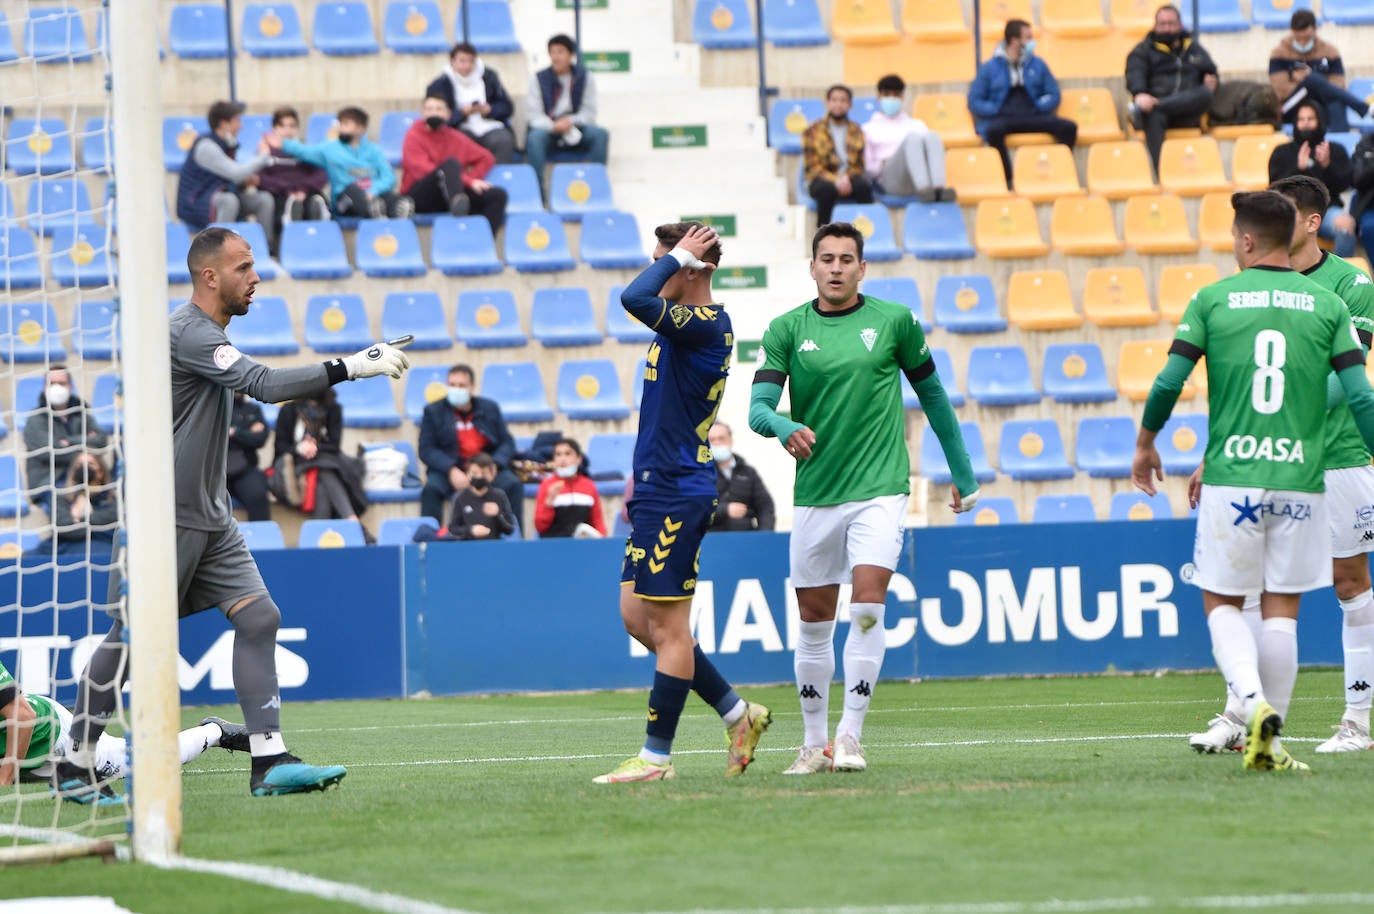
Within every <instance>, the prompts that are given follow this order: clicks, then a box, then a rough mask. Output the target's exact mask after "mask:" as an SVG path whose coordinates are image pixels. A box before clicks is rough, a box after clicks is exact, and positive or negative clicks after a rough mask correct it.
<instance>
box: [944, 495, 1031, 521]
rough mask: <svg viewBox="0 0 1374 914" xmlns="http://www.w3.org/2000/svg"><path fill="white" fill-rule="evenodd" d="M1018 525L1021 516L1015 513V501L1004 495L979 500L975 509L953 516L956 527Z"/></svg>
mask: <svg viewBox="0 0 1374 914" xmlns="http://www.w3.org/2000/svg"><path fill="white" fill-rule="evenodd" d="M1019 523H1021V516H1020V515H1019V514H1018V513H1017V511H1016V500H1015V499H1012V498H1008V497H1007V496H1005V495H990V496H988V497H986V498H980V499H979V500H978V505H977V507H975V508H974V509H973V510H972V511H965V512H964V513H962V514H956V515H954V526H956V527H993V526H1000V525H1001V524H1019Z"/></svg>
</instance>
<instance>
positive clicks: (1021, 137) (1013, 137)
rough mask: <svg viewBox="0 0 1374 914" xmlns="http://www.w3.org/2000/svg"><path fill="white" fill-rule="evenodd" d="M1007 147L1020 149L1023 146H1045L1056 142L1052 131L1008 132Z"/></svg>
mask: <svg viewBox="0 0 1374 914" xmlns="http://www.w3.org/2000/svg"><path fill="white" fill-rule="evenodd" d="M1006 142H1007V148H1008V149H1019V148H1020V147H1022V146H1045V145H1047V144H1049V143H1053V142H1054V134H1052V133H1009V134H1007V140H1006Z"/></svg>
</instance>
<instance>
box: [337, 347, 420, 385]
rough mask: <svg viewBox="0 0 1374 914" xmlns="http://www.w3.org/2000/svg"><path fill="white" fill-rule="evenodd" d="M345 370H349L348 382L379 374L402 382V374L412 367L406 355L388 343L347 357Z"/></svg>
mask: <svg viewBox="0 0 1374 914" xmlns="http://www.w3.org/2000/svg"><path fill="white" fill-rule="evenodd" d="M343 363H344V368H346V369H348V380H350V381H356V380H358V379H359V378H372V377H376V376H377V375H379V374H384V375H387V376H389V377H391V378H393V379H396V380H400V377H401V374H402V373H403V372H404V371H405V370H406V369H407V368H409V367H410V359H408V358H406V354H405V353H404V352H402V351H401V350H399V349H397V348H396V347H395V346H392V345H390V344H388V343H377V344H375V345H373V346H369V347H368V348H366V349H364V350H363V351H362V352H358V353H355V354H354V355H350V356H345V357H344V359H343Z"/></svg>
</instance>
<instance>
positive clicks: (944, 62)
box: [845, 32, 976, 88]
mask: <svg viewBox="0 0 1374 914" xmlns="http://www.w3.org/2000/svg"><path fill="white" fill-rule="evenodd" d="M873 50H875V51H883V50H886V49H885V48H874V49H873ZM894 50H895V51H896V52H897V53H896V55H895V56H896V58H897V59H896V60H892V59H888V60H883V59H882V58H881V57H880V58H878V59H877V60H876V61H875V63H877V64H878V66H876V67H870V68H869V79H868V80H867V82H870V83H876V82H877V81H878V80H879V79H881V78H882V76H883V75H884V74H886V73H892V72H898V71H900V72H901V74H902V77H903V78H904V79H906V80H907V81H908V82H909V83H913V84H915V85H921V86H940V87H941V88H943V87H944V85H946V84H948V83H962V84H964V85H967V84H968V83H970V82H972V81H973V77H974V73H975V72H976V70H975V67H974V63H973V35H972V34H970V33H967V32H966V33H964V34H963V35H961V36H959V37H958V38H955V39H953V40H949V39H936V40H930V41H927V40H924V39H921V38H913V39H910V40H908V41H905V42H903V43H902V44H900V45H897V46H896V47H895V48H894ZM893 64H896V66H893ZM845 71H846V73H848V72H850V65H849V61H848V57H846V61H845ZM875 71H876V72H875Z"/></svg>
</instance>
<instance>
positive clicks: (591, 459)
mask: <svg viewBox="0 0 1374 914" xmlns="http://www.w3.org/2000/svg"><path fill="white" fill-rule="evenodd" d="M635 437H636V436H635V435H634V434H633V433H632V432H612V433H608V434H600V435H592V436H591V437H590V438H588V439H587V466H588V468H589V469H590V470H591V473H592V478H593V479H595V480H596V491H597V492H598V493H600V494H602V495H624V494H625V482H626V480H628V479H629V478H630V473H631V472H633V470H634V457H635ZM611 473H619V474H620V479H611V478H610V477H609V474H611ZM603 475H604V476H606V477H607V478H604V479H599V478H597V477H600V476H603Z"/></svg>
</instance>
